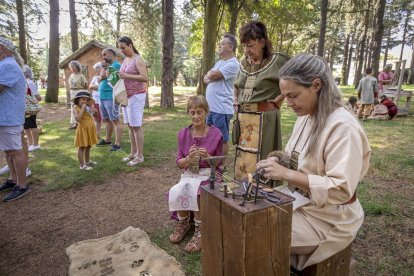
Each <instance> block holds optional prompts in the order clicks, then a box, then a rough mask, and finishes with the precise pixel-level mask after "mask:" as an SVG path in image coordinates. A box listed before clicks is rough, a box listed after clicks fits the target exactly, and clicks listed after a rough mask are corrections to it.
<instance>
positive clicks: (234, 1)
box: [228, 0, 244, 36]
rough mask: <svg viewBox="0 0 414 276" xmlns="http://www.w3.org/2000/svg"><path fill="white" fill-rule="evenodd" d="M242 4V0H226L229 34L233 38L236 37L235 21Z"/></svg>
mask: <svg viewBox="0 0 414 276" xmlns="http://www.w3.org/2000/svg"><path fill="white" fill-rule="evenodd" d="M243 4H244V0H228V8H229V13H230V24H229V33H231V34H233V35H235V36H237V19H238V17H239V12H240V9H241V8H242V7H243Z"/></svg>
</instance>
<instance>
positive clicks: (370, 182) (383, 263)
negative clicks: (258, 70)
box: [31, 85, 414, 275]
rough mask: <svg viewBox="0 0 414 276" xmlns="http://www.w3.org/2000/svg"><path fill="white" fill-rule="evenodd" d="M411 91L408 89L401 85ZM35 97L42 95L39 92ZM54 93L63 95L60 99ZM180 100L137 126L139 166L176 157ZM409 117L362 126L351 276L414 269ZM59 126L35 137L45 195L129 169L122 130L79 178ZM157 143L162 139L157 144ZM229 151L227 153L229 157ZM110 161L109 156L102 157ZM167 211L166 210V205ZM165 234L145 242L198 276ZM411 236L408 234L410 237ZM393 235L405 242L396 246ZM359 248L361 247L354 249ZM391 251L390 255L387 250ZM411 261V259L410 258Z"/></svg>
mask: <svg viewBox="0 0 414 276" xmlns="http://www.w3.org/2000/svg"><path fill="white" fill-rule="evenodd" d="M404 88H405V89H411V90H414V85H413V86H410V87H404ZM340 89H341V91H342V94H343V98H344V100H346V99H347V98H348V97H349V96H351V95H355V96H356V94H357V93H356V90H355V89H354V88H353V87H351V86H346V87H340ZM174 91H175V94H176V96H179V97H181V96H184V98H183V99H184V100H185V96H187V95H191V94H194V91H195V88H179V87H177V88H174ZM41 93H42V91H41ZM159 93H160V88H157V87H151V88H150V94H151V96H152V97H157V96H159ZM61 95H65V94H64V93H61ZM61 98H62V99H65V98H64V97H59V101H60V100H61ZM184 102H185V101H183V100H182V99H181V100H180V101H179V104H176V105H177V107H176V108H174V109H172V110H165V109H161V108H159V107H151V108H149V109H146V111H145V115H144V117H145V118H150V120H149V122H148V123H146V124H145V125H144V131H145V146H144V155H145V156H151V158H148V159H146V161H145V162H144V164H143V165H144V166H154V165H156V164H158V163H160V162H165V161H166V160H171V157H172V156H174V155H175V151H176V145H177V141H176V133H177V131H178V130H179V129H180V128H182V127H183V126H185V125H187V124H188V123H189V121H188V117H187V115H186V114H185V108H184V105H183V103H184ZM410 114H411V115H410V116H407V117H398V118H396V119H394V120H391V121H367V122H363V123H362V125H363V127H364V129H365V131H366V133H367V136H368V138H369V141H370V145H371V148H372V157H371V165H370V169H369V171H368V173H367V176H366V177H365V180H364V181H363V182H361V184H360V185H359V187H358V197H359V199H360V201H361V203H362V205H363V207H364V210H365V214H366V219H365V223H364V225H363V227H362V228H361V230H360V231H359V233H358V238H357V241H356V242H355V246H354V247H355V248H357V249H355V250H354V254H355V257H356V259H357V260H358V262H359V264H358V266H357V273H358V274H360V275H369V274H371V275H377V274H381V275H393V274H394V275H395V273H397V274H401V275H404V274H407V275H408V274H409V273H408V272H409V268H410V267H411V268H412V267H413V261H412V258H407V256H411V257H412V256H413V255H412V254H413V251H412V249H411V250H409V249H408V248H409V246H410V245H411V246H412V245H413V243H412V240H411V241H409V240H410V239H409V238H408V237H409V236H410V230H409V229H411V231H412V225H413V224H412V214H413V213H414V210H413V204H412V199H413V198H414V194H413V183H414V169H413V168H414V146H413V145H414V135H413V133H414V116H413V114H414V103H413V104H412V106H411V109H410ZM281 116H282V138H283V144H286V142H287V140H288V138H289V136H290V133H291V131H292V128H293V125H294V122H295V120H296V116H295V115H294V114H293V112H291V111H290V110H288V108H287V107H286V105H285V104H284V105H283V106H282V110H281ZM66 127H67V124H66V120H65V122H62V121H60V122H51V123H46V124H44V125H43V128H44V130H45V133H44V134H42V135H41V141H40V142H41V144H42V145H43V146H44V150H41V151H37V152H36V159H38V160H36V162H32V165H31V166H33V169H34V170H35V171H36V172H44V173H43V174H42V173H37V174H36V175H35V176H33V179H34V180H32V181H39V182H43V183H46V190H54V189H67V188H71V187H74V186H78V185H83V184H84V183H87V182H89V181H90V179H94V183H100V182H101V181H102V180H104V179H108V178H111V177H115V176H116V175H117V174H118V173H119V172H128V171H132V170H134V169H133V168H132V169H131V168H128V167H126V166H125V165H124V164H122V163H121V162H113V160H120V159H121V158H122V157H124V156H125V155H126V154H128V153H129V145H128V143H127V141H128V138H127V130H126V129H125V131H124V137H123V141H124V143H123V146H124V148H123V151H122V152H115V153H108V151H107V150H108V149H107V147H104V148H99V147H94V148H93V149H92V152H91V153H92V155H91V156H92V158H93V159H94V160H96V161H97V162H99V163H100V166H99V169H97V170H94V171H92V172H88V173H80V172H79V169H78V161H77V157H76V152H77V149H76V148H75V147H74V146H73V136H74V133H73V132H72V131H68V130H66ZM160 137H162V139H160ZM232 151H234V149H231V151H230V152H232ZM108 156H109V158H108ZM166 208H167V207H166ZM171 232H172V229H170V228H163V229H159V230H158V231H155V232H154V233H152V234H151V239H152V241H154V242H155V243H156V244H157V245H159V246H160V247H161V248H163V249H165V250H166V251H167V252H168V253H169V254H171V255H173V256H174V257H176V258H177V260H178V261H179V262H181V263H182V264H183V266H184V269H185V271H186V273H187V275H201V272H200V270H201V269H200V254H192V255H189V254H186V253H183V252H182V250H181V249H180V247H178V246H176V245H172V244H170V243H169V242H168V235H169V234H170V233H171ZM411 236H412V232H411ZM395 237H400V238H401V240H408V242H405V243H404V242H401V241H400V240H398V241H395ZM366 240H369V241H371V242H372V243H375V241H376V240H381V241H382V242H383V243H384V244H385V245H386V247H383V246H382V245H378V246H376V245H373V246H372V247H371V246H370V244H369V243H368V242H367V241H366ZM367 247H370V248H371V249H370V250H372V251H373V252H375V254H374V253H373V255H372V256H371V255H370V256H367V255H366V251H364V250H365V248H367ZM358 248H362V249H358ZM391 251H392V254H390V253H389V252H391ZM410 259H411V260H410Z"/></svg>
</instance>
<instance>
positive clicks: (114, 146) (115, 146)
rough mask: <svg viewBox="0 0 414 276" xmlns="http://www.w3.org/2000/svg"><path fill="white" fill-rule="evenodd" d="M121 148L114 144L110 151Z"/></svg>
mask: <svg viewBox="0 0 414 276" xmlns="http://www.w3.org/2000/svg"><path fill="white" fill-rule="evenodd" d="M118 150H121V146H118V145H115V144H113V145H112V147H111V148H110V149H109V151H118Z"/></svg>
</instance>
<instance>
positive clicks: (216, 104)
mask: <svg viewBox="0 0 414 276" xmlns="http://www.w3.org/2000/svg"><path fill="white" fill-rule="evenodd" d="M236 48H237V40H236V37H235V36H234V35H232V34H225V35H224V36H223V39H222V40H221V43H220V49H219V55H220V60H219V61H218V62H217V63H216V64H215V65H214V67H213V68H212V69H211V70H210V71H208V73H207V74H206V75H205V76H204V82H205V83H207V90H206V98H207V102H208V104H209V108H210V112H209V114H208V116H207V124H210V125H214V126H215V127H217V128H219V129H220V130H221V133H222V135H223V141H224V143H223V154H224V155H227V153H228V151H229V130H230V127H229V124H230V119H231V118H232V117H233V113H234V108H233V81H234V79H235V78H236V76H237V73H238V72H239V62H238V61H237V59H236V58H235V56H234V53H235V51H236Z"/></svg>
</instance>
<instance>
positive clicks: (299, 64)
mask: <svg viewBox="0 0 414 276" xmlns="http://www.w3.org/2000/svg"><path fill="white" fill-rule="evenodd" d="M279 78H280V79H284V80H291V81H294V82H295V83H297V84H299V85H302V86H304V87H311V86H312V82H313V80H315V79H317V78H318V79H320V80H321V82H322V85H321V89H320V91H319V93H318V101H317V106H316V112H315V115H314V116H313V117H314V120H313V126H312V128H311V131H310V134H309V147H308V149H307V151H306V155H309V156H313V154H314V153H315V151H316V145H317V144H316V142H317V140H318V138H319V135H320V133H321V132H322V130H323V129H324V127H325V125H326V121H327V120H328V117H329V115H330V114H331V113H332V112H333V111H334V110H335V109H337V108H338V107H340V106H343V103H342V100H341V93H340V91H339V89H338V87H337V86H336V83H335V80H334V78H333V76H332V73H331V70H330V69H329V66H328V64H327V63H326V62H325V60H324V59H322V58H321V57H318V56H315V55H310V54H299V55H297V56H295V57H293V58H292V59H290V60H289V61H288V62H287V63H285V65H283V67H282V68H281V69H280V71H279Z"/></svg>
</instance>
